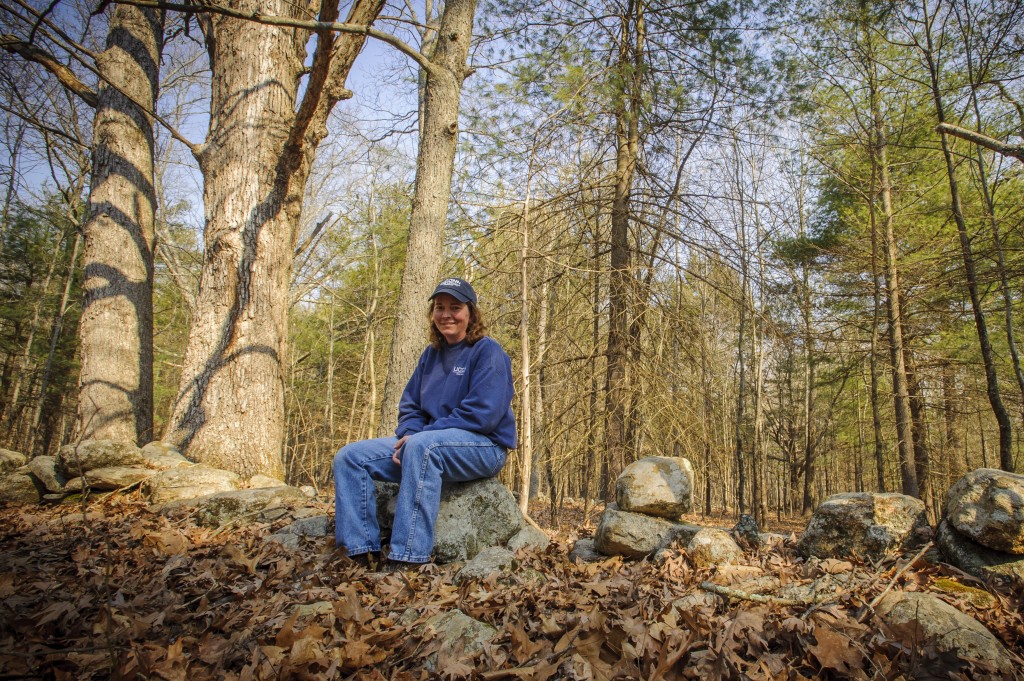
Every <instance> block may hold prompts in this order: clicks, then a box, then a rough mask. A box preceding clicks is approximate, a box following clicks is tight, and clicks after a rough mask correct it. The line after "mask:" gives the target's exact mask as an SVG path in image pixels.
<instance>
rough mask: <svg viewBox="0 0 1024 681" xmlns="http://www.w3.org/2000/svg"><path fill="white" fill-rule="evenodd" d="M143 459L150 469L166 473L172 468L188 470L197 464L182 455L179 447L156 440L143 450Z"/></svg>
mask: <svg viewBox="0 0 1024 681" xmlns="http://www.w3.org/2000/svg"><path fill="white" fill-rule="evenodd" d="M141 451H142V458H143V459H144V460H145V465H146V466H147V467H148V468H155V469H156V470H158V471H166V470H169V469H171V468H187V467H189V466H194V465H195V464H194V463H192V462H191V461H189V460H188V459H186V458H185V457H184V456H182V455H181V452H180V451H179V450H178V448H177V447H175V446H174V445H172V444H171V443H169V442H161V441H159V440H156V441H154V442H150V443H149V444H148V445H146V446H145V447H143V448H142V450H141Z"/></svg>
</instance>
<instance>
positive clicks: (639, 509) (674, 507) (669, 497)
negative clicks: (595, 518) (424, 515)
mask: <svg viewBox="0 0 1024 681" xmlns="http://www.w3.org/2000/svg"><path fill="white" fill-rule="evenodd" d="M615 501H616V503H617V504H618V507H619V508H620V509H622V510H623V511H628V512H630V513H643V514H645V515H653V516H658V517H660V518H668V519H670V520H676V519H678V518H679V516H681V515H682V514H683V513H686V512H687V511H689V510H690V509H691V508H692V506H693V467H692V466H691V465H690V462H689V461H687V460H686V459H682V458H678V457H668V456H649V457H647V458H645V459H640V460H639V461H634V462H633V463H631V464H629V465H628V466H626V468H625V469H624V470H623V471H622V474H621V475H619V477H618V479H617V480H616V481H615Z"/></svg>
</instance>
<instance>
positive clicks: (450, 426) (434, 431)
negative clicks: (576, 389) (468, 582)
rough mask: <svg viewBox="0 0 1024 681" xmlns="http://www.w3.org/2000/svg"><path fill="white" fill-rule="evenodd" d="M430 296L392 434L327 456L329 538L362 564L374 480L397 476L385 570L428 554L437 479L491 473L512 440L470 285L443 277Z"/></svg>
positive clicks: (370, 538) (374, 531)
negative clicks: (330, 472)
mask: <svg viewBox="0 0 1024 681" xmlns="http://www.w3.org/2000/svg"><path fill="white" fill-rule="evenodd" d="M430 301H431V303H430V308H429V313H428V314H429V320H430V345H429V346H428V347H427V348H426V349H425V350H424V351H423V354H422V355H420V359H419V363H418V364H417V365H416V370H415V371H414V372H413V375H412V378H410V379H409V383H408V384H407V385H406V386H405V392H404V393H403V394H402V400H401V402H400V403H399V406H398V427H397V428H396V429H395V435H396V436H397V437H384V438H376V439H373V440H362V441H360V442H353V443H351V444H349V445H346V446H345V447H342V449H341V450H340V451H339V452H338V453H337V455H335V457H334V489H335V492H334V508H335V516H334V526H335V536H336V539H337V544H338V546H339V547H343V548H344V549H345V550H346V552H347V554H348V556H349V557H361V558H357V560H360V562H363V563H364V564H370V563H371V560H372V559H371V556H372V555H373V554H376V553H379V552H380V550H381V543H380V526H379V525H378V523H377V512H376V509H377V505H376V495H375V491H374V485H373V481H374V480H382V481H386V482H397V483H399V489H398V499H397V502H398V504H397V507H396V509H395V521H394V525H393V527H392V530H391V544H390V549H389V551H388V555H387V558H388V562H387V563H386V564H385V570H387V571H391V570H395V569H401V568H402V567H404V566H406V565H408V564H416V563H425V562H427V561H429V560H430V554H431V551H432V550H433V548H434V523H435V521H436V520H437V514H438V510H439V508H440V504H441V484H442V483H443V482H466V481H469V480H477V479H479V478H488V477H493V476H495V475H497V474H498V471H500V470H501V467H502V466H504V465H505V457H506V454H507V452H508V450H509V449H514V448H515V447H516V422H515V417H514V416H513V415H512V394H513V387H512V363H511V361H510V360H509V357H508V355H507V354H505V351H504V350H502V348H501V346H500V345H499V344H498V342H497V341H495V340H494V339H492V338H490V337H488V336H487V326H486V325H485V324H484V320H483V315H482V314H481V312H480V309H479V308H478V307H477V297H476V292H475V291H474V290H473V287H472V286H470V285H469V283H468V282H466V281H464V280H462V279H457V278H449V279H445V280H444V281H442V282H441V283H440V284H438V285H437V288H436V289H434V292H433V294H431V296H430Z"/></svg>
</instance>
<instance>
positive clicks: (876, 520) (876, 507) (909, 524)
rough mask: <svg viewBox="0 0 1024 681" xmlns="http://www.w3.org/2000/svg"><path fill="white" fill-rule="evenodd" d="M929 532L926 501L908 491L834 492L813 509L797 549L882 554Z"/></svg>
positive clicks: (916, 542) (835, 554) (920, 540)
mask: <svg viewBox="0 0 1024 681" xmlns="http://www.w3.org/2000/svg"><path fill="white" fill-rule="evenodd" d="M929 534H930V529H929V527H928V519H927V517H926V515H925V509H924V502H923V501H921V500H920V499H915V498H914V497H910V496H907V495H904V494H895V493H877V492H851V493H847V494H835V495H833V496H831V497H829V498H828V499H826V500H825V501H823V502H822V503H821V505H820V506H818V508H816V509H814V514H813V515H812V516H811V520H810V522H808V523H807V528H806V529H805V530H804V532H803V534H802V535H800V540H799V541H798V542H797V550H798V551H800V552H801V553H802V554H803V555H805V556H817V557H819V558H845V557H847V556H851V555H854V554H856V555H858V556H864V557H867V558H871V559H878V558H881V557H882V556H884V555H886V554H887V553H889V552H892V551H895V552H901V553H902V552H905V551H910V550H913V549H915V548H917V547H919V546H921V545H922V544H924V542H925V541H927V539H928V537H929Z"/></svg>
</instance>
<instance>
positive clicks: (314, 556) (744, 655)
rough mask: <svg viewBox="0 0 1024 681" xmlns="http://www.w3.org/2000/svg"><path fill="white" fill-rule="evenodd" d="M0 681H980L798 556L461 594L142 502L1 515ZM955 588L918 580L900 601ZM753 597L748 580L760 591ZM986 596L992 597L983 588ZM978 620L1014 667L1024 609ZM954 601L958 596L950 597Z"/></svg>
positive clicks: (870, 588)
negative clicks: (763, 597)
mask: <svg viewBox="0 0 1024 681" xmlns="http://www.w3.org/2000/svg"><path fill="white" fill-rule="evenodd" d="M0 527H2V528H3V529H2V530H0V679H3V678H45V679H89V678H95V679H107V678H112V679H136V678H147V679H166V680H168V681H172V680H173V681H177V680H183V679H196V680H203V679H238V680H240V681H242V680H246V681H247V680H250V679H253V680H256V679H307V678H308V679H326V678H360V679H399V680H403V679H421V678H434V677H438V676H442V677H444V678H469V677H472V678H479V679H523V680H534V681H545V680H546V679H651V680H654V679H694V678H701V679H726V678H747V679H793V678H795V679H799V678H837V679H838V678H855V679H901V678H929V675H934V677H935V678H945V679H950V678H952V679H956V678H963V679H967V678H982V677H985V676H986V673H987V672H986V669H985V668H984V664H983V663H977V664H976V663H971V662H967V661H958V660H948V659H941V658H939V657H938V656H937V654H936V653H935V652H934V650H931V649H930V648H929V646H928V644H927V642H922V643H921V645H916V646H915V645H908V644H907V642H900V641H896V640H894V639H893V638H892V637H890V636H889V635H888V633H887V631H886V628H885V626H884V624H882V623H881V622H880V621H879V620H878V619H877V618H876V617H874V615H873V614H872V613H871V612H870V609H869V607H868V605H867V604H868V603H870V601H871V599H872V598H873V597H874V596H875V595H877V594H878V593H880V592H881V591H882V589H884V588H885V587H886V585H887V584H888V582H889V581H890V580H891V579H892V578H893V576H894V575H896V574H897V571H898V568H899V567H902V566H901V565H899V564H897V563H896V562H895V561H893V562H890V563H886V564H883V565H879V566H866V565H863V564H855V563H850V562H845V561H826V562H822V563H820V564H817V565H814V566H808V565H806V564H804V563H803V562H802V561H800V560H798V559H796V558H795V557H794V556H793V555H791V554H789V553H787V552H786V551H785V550H783V551H781V552H779V551H777V552H774V553H766V554H763V555H759V556H754V557H752V558H751V560H750V563H749V565H746V566H737V567H733V568H728V569H726V568H723V569H722V570H720V571H713V572H710V573H709V572H708V571H700V570H695V569H694V568H693V567H692V565H691V564H690V563H689V561H688V559H687V557H686V556H685V554H683V553H681V552H673V553H670V555H669V557H668V558H667V559H666V560H664V561H662V562H660V563H657V564H656V563H653V562H648V561H642V562H633V563H630V562H624V561H622V560H620V559H609V560H607V561H605V562H603V563H598V564H590V565H586V564H584V565H575V564H570V563H569V562H568V560H567V554H568V548H569V547H568V546H567V545H566V544H565V543H564V542H563V543H555V544H553V545H552V547H551V548H549V549H548V550H547V551H546V552H544V553H541V554H531V553H526V554H521V555H520V561H519V565H518V568H517V569H516V570H515V572H514V574H512V575H510V576H505V577H502V578H500V579H499V578H497V577H491V578H488V579H487V580H484V581H475V582H470V583H467V584H464V585H462V586H461V587H456V586H454V584H453V579H452V577H453V575H454V571H455V569H456V568H455V567H453V566H427V567H426V568H423V569H422V570H420V571H419V572H416V573H411V574H395V575H390V576H388V577H386V578H379V577H372V576H370V575H367V574H366V572H365V571H363V570H362V569H361V568H360V567H357V566H356V565H354V564H353V563H352V562H350V561H348V560H347V559H345V558H342V557H340V556H339V555H338V554H337V552H335V551H334V547H333V544H332V542H329V541H327V540H319V541H316V542H312V541H311V542H309V543H307V544H305V545H304V546H303V548H302V549H301V550H298V551H291V550H288V549H285V548H283V547H281V546H279V545H277V544H275V543H265V542H263V541H262V538H263V536H264V535H266V534H267V533H268V532H270V531H272V530H273V529H275V528H271V527H269V526H266V525H261V526H255V527H249V528H246V529H243V530H237V531H230V532H228V531H222V532H218V531H214V530H208V529H202V528H199V527H196V526H195V525H194V524H192V523H191V522H190V521H189V520H188V519H187V518H183V519H179V520H175V521H169V520H167V519H165V518H163V517H160V516H157V515H154V514H152V513H150V512H149V511H148V510H147V509H146V507H145V505H144V504H142V503H140V502H138V501H131V500H118V501H114V500H111V501H108V502H96V503H94V504H93V505H91V506H90V507H89V508H87V509H73V508H67V507H60V508H54V509H44V510H35V509H33V510H31V511H27V510H24V509H5V510H3V511H0ZM939 576H944V577H959V578H961V579H964V576H963V575H960V574H959V573H955V571H952V570H951V569H949V568H945V567H943V566H935V565H931V564H928V563H926V562H924V561H921V562H920V563H919V564H918V565H917V566H915V568H914V569H911V570H908V571H906V572H904V573H902V574H900V576H899V580H898V583H897V584H896V585H895V586H896V588H903V589H921V590H924V589H928V586H929V584H930V580H932V579H933V578H936V577H939ZM765 578H775V579H776V580H777V582H776V583H782V584H791V585H792V584H810V583H816V584H820V585H822V588H823V589H824V593H825V594H826V596H825V598H824V599H822V600H819V601H818V602H816V603H815V604H814V605H806V606H783V605H779V604H777V603H773V602H768V603H754V602H750V601H747V600H744V599H742V598H731V599H730V598H724V597H721V596H711V595H710V594H708V593H706V592H704V591H702V590H701V588H700V584H701V582H702V581H705V580H715V581H716V582H717V583H721V584H732V585H733V587H735V588H736V589H737V590H739V591H740V593H742V589H743V587H744V585H745V584H746V585H751V584H763V583H764V579H765ZM751 580H753V581H751ZM974 585H975V586H977V583H976V582H975V583H974ZM997 596H998V601H997V602H998V605H997V606H996V607H988V608H985V609H983V610H982V609H977V608H974V606H972V605H971V604H970V603H969V602H968V601H966V600H961V601H957V600H954V598H955V597H952V596H950V597H948V598H947V599H948V600H951V602H954V603H955V604H956V605H957V606H958V607H960V608H961V609H963V610H964V611H965V612H969V613H971V614H972V615H974V616H975V617H977V618H978V619H979V620H981V621H982V622H983V623H985V624H986V626H988V627H989V629H990V630H992V631H993V632H994V633H995V634H996V635H997V636H998V637H999V638H1000V639H1001V640H1002V641H1003V642H1004V643H1005V644H1006V645H1007V647H1008V648H1009V649H1010V650H1011V651H1013V652H1014V653H1016V654H1019V653H1020V652H1021V650H1022V646H1024V624H1022V618H1021V615H1020V594H1014V593H1001V594H997ZM944 597H946V596H945V595H944ZM456 608H457V609H459V610H461V611H462V612H464V613H465V614H467V615H469V616H470V617H473V618H475V619H477V620H479V621H482V622H486V623H488V624H490V625H492V626H494V627H495V628H496V629H497V630H498V634H497V635H496V636H495V637H494V638H493V639H492V640H491V641H490V642H489V643H487V644H486V645H484V647H483V649H482V651H480V652H478V653H477V654H475V655H473V656H467V655H466V654H464V653H462V652H461V651H452V650H446V649H445V647H444V646H443V644H442V642H441V640H440V639H439V638H438V637H435V636H434V635H433V633H432V631H431V630H430V629H428V628H426V627H425V626H424V623H425V622H426V620H427V619H428V618H430V617H431V616H433V615H436V614H438V613H443V612H447V611H450V610H453V609H456Z"/></svg>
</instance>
